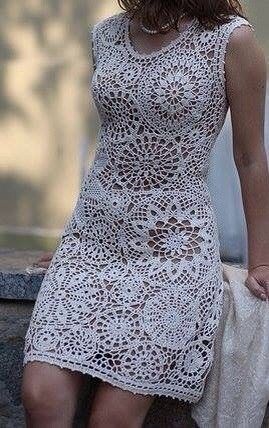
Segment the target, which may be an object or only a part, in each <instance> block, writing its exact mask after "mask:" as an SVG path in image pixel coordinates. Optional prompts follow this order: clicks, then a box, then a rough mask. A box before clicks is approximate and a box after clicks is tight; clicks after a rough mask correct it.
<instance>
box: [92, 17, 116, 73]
mask: <svg viewBox="0 0 269 428" xmlns="http://www.w3.org/2000/svg"><path fill="white" fill-rule="evenodd" d="M122 15H123V12H118V13H115V14H114V15H111V16H108V17H106V18H103V19H101V20H100V21H98V22H96V23H95V24H94V25H93V27H92V28H91V29H90V46H91V55H92V60H93V66H94V69H95V68H96V64H97V61H98V55H99V54H100V51H101V48H102V46H108V48H111V46H112V44H113V43H114V42H116V40H117V39H118V38H119V36H120V34H121V17H122Z"/></svg>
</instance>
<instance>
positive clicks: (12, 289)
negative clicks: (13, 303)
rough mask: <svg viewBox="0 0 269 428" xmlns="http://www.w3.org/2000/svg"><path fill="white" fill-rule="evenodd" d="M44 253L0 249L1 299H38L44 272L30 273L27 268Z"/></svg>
mask: <svg viewBox="0 0 269 428" xmlns="http://www.w3.org/2000/svg"><path fill="white" fill-rule="evenodd" d="M43 253H44V251H24V250H13V249H5V248H4V249H0V260H1V262H0V299H11V300H31V301H35V300H36V296H37V293H38V291H39V288H40V285H41V282H42V279H43V277H44V274H29V273H27V272H26V270H25V269H26V266H28V265H31V264H32V263H33V262H35V261H36V260H37V259H38V258H39V257H40V256H41V255H42V254H43Z"/></svg>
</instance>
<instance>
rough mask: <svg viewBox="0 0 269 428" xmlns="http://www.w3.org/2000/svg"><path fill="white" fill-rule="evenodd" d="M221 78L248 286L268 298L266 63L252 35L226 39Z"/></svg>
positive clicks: (240, 31) (246, 31) (244, 32)
mask: <svg viewBox="0 0 269 428" xmlns="http://www.w3.org/2000/svg"><path fill="white" fill-rule="evenodd" d="M225 74H226V91H227V97H228V100H229V104H230V110H231V118H232V128H233V154H234V161H235V164H236V167H237V171H238V174H239V179H240V184H241V191H242V199H243V206H244V212H245V217H246V223H247V232H248V269H249V272H250V271H251V272H252V273H254V272H255V275H253V276H254V278H255V279H256V280H257V281H258V283H259V284H257V283H256V285H255V284H254V282H253V284H252V285H253V287H254V288H255V287H256V292H257V293H256V292H255V293H254V294H256V295H257V294H259V296H260V294H261V291H262V289H261V288H260V287H264V289H265V291H267V294H268V297H269V172H268V163H267V157H266V152H265V146H264V115H265V94H266V61H265V57H264V54H263V51H262V49H261V47H260V46H259V44H258V42H257V40H256V37H255V35H254V33H253V31H252V30H251V29H250V28H249V27H247V26H242V27H239V28H237V29H235V30H234V32H233V34H232V35H231V38H230V40H229V43H228V46H227V51H226V61H225ZM257 265H268V268H266V267H265V268H264V267H260V268H256V269H254V267H255V266H257ZM256 274H258V275H256ZM260 279H261V280H260ZM251 280H252V279H251ZM257 281H256V282H257ZM267 282H268V285H267ZM252 291H254V290H252Z"/></svg>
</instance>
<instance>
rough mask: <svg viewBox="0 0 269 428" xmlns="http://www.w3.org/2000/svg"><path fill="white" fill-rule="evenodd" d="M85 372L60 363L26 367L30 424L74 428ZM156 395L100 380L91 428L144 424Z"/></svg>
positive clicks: (35, 427) (132, 427)
mask: <svg viewBox="0 0 269 428" xmlns="http://www.w3.org/2000/svg"><path fill="white" fill-rule="evenodd" d="M83 380H84V375H83V374H81V373H79V372H75V371H74V372H73V371H71V370H68V369H61V368H60V367H57V366H56V365H52V364H48V363H43V362H38V361H34V362H30V363H27V364H26V366H25V368H24V373H23V382H22V402H23V405H24V409H25V419H26V424H27V428H72V426H73V419H74V415H75V411H76V405H77V400H78V395H79V392H80V389H81V386H82V384H83ZM153 401H154V396H145V395H141V394H133V393H132V392H129V391H125V390H122V389H120V388H118V387H114V386H113V385H111V384H109V383H107V382H100V385H99V386H98V389H97V391H96V394H95V397H94V401H93V404H92V409H91V414H90V416H89V421H88V425H87V428H141V427H142V425H143V421H144V419H145V417H146V414H147V412H148V410H149V408H150V406H151V404H152V403H153Z"/></svg>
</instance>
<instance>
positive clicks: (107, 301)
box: [23, 12, 250, 402]
mask: <svg viewBox="0 0 269 428" xmlns="http://www.w3.org/2000/svg"><path fill="white" fill-rule="evenodd" d="M129 24H130V19H129V17H128V14H127V13H126V12H120V13H117V14H115V15H113V16H110V17H108V18H106V19H103V20H102V21H100V22H98V23H97V24H95V26H94V27H93V29H92V30H91V31H90V35H91V41H92V48H93V50H92V52H93V59H94V73H93V76H92V80H91V91H92V95H93V98H94V102H95V105H96V107H97V109H98V113H99V117H100V129H99V133H98V141H97V143H98V144H97V148H96V153H95V158H94V161H93V163H92V164H91V166H90V167H89V170H88V172H87V174H86V175H85V178H84V180H83V183H82V186H81V189H80V193H79V196H78V199H77V202H76V206H75V208H74V210H73V213H72V215H71V217H70V218H69V220H68V221H67V223H66V225H65V228H64V231H63V233H62V235H61V239H60V243H59V245H58V247H57V249H56V251H55V253H54V256H53V259H52V262H51V265H50V267H49V269H48V270H47V272H46V274H45V276H44V279H43V282H42V285H41V289H40V291H39V294H38V297H37V300H36V304H35V307H34V310H33V314H32V317H31V321H30V325H29V328H28V331H27V334H26V338H25V348H24V362H23V363H24V364H26V363H27V362H28V361H34V360H38V361H43V362H48V363H51V364H56V365H57V366H60V367H65V368H69V369H71V370H78V371H80V372H83V373H88V374H90V375H92V376H96V377H98V378H100V379H103V380H106V381H108V382H110V383H111V384H113V385H116V386H119V387H120V388H122V389H126V390H129V391H132V392H134V393H140V394H156V395H165V396H170V397H174V398H178V399H180V400H185V401H188V402H196V401H198V400H199V399H200V397H201V395H202V392H203V389H204V384H205V379H206V376H207V374H208V372H209V370H210V368H211V365H212V361H213V357H214V339H215V335H216V329H217V326H218V323H219V319H220V316H221V312H222V305H223V277H222V264H221V260H220V253H219V238H218V229H217V222H216V216H215V213H214V210H213V207H212V202H211V197H210V193H209V190H208V185H207V182H206V178H207V174H208V168H209V160H210V152H211V149H212V147H213V145H214V143H215V140H216V138H217V136H218V134H219V132H220V130H221V128H222V126H223V123H224V120H225V117H226V113H227V109H228V103H227V99H226V93H225V75H224V59H225V50H226V45H227V42H228V39H229V36H230V34H231V32H232V31H233V29H234V28H235V27H237V26H241V25H244V24H245V25H250V24H249V22H248V21H247V20H245V19H244V18H241V17H237V16H231V20H230V22H229V23H225V24H222V25H220V26H217V27H215V28H214V29H213V30H206V29H205V28H204V27H202V25H201V24H200V23H199V21H198V20H197V19H196V18H195V19H194V20H193V21H192V23H191V24H190V25H189V26H188V28H187V29H185V30H184V31H183V32H181V33H180V34H179V35H178V37H177V38H176V39H175V40H173V41H171V42H170V43H169V44H167V45H165V46H163V47H162V48H161V49H159V50H157V51H154V52H151V53H140V52H138V51H137V50H136V49H135V48H134V46H133V44H132V42H131V39H130V34H129V29H130V25H129Z"/></svg>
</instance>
